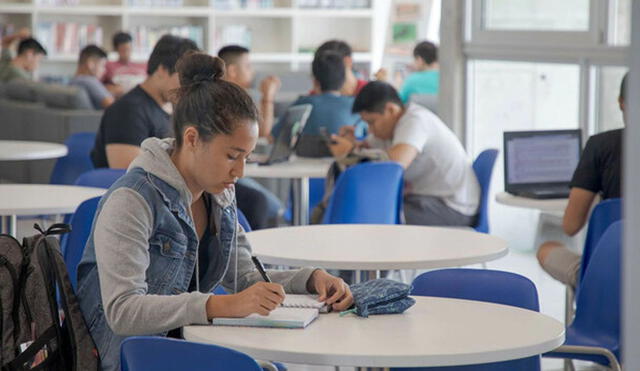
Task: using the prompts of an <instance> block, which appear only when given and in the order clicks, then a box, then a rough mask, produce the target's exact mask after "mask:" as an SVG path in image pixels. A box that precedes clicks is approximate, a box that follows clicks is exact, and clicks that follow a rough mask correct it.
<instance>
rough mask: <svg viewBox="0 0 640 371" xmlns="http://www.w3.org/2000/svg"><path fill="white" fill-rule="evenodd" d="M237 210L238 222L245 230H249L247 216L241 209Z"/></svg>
mask: <svg viewBox="0 0 640 371" xmlns="http://www.w3.org/2000/svg"><path fill="white" fill-rule="evenodd" d="M237 210H238V223H239V224H240V225H241V226H242V228H243V229H244V231H245V232H251V225H249V221H248V220H247V217H246V216H244V213H243V212H242V210H240V209H237Z"/></svg>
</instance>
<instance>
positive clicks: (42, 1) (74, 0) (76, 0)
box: [36, 0, 80, 6]
mask: <svg viewBox="0 0 640 371" xmlns="http://www.w3.org/2000/svg"><path fill="white" fill-rule="evenodd" d="M36 5H48V6H56V5H80V0H36Z"/></svg>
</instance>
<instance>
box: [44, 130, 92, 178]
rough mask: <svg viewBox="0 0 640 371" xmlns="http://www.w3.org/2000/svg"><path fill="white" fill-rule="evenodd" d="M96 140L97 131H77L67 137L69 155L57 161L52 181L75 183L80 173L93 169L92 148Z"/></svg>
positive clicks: (66, 143)
mask: <svg viewBox="0 0 640 371" xmlns="http://www.w3.org/2000/svg"><path fill="white" fill-rule="evenodd" d="M95 141H96V134H95V133H76V134H72V135H71V136H70V137H69V138H67V140H66V141H65V142H64V144H65V145H66V146H67V149H68V152H67V155H66V156H64V157H61V158H59V159H58V161H56V165H55V166H54V167H53V171H52V172H51V179H50V183H51V184H74V183H75V181H76V179H77V178H78V177H79V176H80V174H82V173H84V172H86V171H89V170H91V169H93V162H92V161H91V150H92V149H93V144H94V142H95Z"/></svg>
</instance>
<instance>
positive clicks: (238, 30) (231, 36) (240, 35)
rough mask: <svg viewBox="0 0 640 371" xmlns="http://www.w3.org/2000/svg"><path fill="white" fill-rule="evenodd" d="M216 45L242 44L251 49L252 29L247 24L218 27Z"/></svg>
mask: <svg viewBox="0 0 640 371" xmlns="http://www.w3.org/2000/svg"><path fill="white" fill-rule="evenodd" d="M216 45H219V46H220V47H223V46H225V45H240V46H244V47H245V48H248V49H251V29H250V28H249V26H247V25H243V24H233V25H226V26H221V27H218V29H217V32H216Z"/></svg>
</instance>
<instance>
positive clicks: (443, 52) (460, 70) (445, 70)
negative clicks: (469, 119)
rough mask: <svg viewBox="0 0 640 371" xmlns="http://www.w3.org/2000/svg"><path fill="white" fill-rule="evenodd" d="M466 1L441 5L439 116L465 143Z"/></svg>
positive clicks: (444, 2) (459, 0)
mask: <svg viewBox="0 0 640 371" xmlns="http://www.w3.org/2000/svg"><path fill="white" fill-rule="evenodd" d="M464 9H465V2H464V1H463V0H446V1H443V2H442V17H441V19H440V49H439V50H438V60H439V61H440V93H439V96H438V116H440V117H441V118H442V120H443V121H444V123H445V124H447V125H448V126H449V127H450V128H451V129H452V130H453V132H454V133H456V135H457V136H458V138H460V141H461V142H462V143H465V126H466V125H465V119H464V111H465V109H464V104H465V81H464V80H465V71H466V59H465V56H464V54H463V53H462V44H463V42H464Z"/></svg>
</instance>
